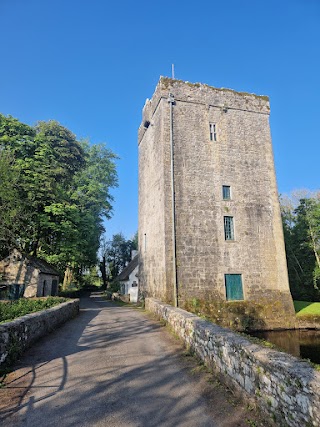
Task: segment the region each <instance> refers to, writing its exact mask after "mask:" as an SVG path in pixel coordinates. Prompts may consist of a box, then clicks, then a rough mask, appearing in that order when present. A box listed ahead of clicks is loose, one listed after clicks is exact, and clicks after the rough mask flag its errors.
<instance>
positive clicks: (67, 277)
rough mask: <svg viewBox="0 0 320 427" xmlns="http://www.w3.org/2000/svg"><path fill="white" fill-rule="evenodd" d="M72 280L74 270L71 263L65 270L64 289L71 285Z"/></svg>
mask: <svg viewBox="0 0 320 427" xmlns="http://www.w3.org/2000/svg"><path fill="white" fill-rule="evenodd" d="M72 281H73V270H72V269H71V267H70V265H68V266H67V268H66V269H65V272H64V278H63V285H62V290H63V291H66V290H67V289H68V288H69V287H70V285H71V283H72Z"/></svg>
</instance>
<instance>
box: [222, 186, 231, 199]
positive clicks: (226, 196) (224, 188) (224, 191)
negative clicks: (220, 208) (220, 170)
mask: <svg viewBox="0 0 320 427" xmlns="http://www.w3.org/2000/svg"><path fill="white" fill-rule="evenodd" d="M222 197H223V200H230V199H231V192H230V185H223V186H222Z"/></svg>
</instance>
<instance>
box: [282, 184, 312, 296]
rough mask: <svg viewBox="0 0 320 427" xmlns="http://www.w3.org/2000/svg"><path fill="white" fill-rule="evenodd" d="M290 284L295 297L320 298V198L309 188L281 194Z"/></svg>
mask: <svg viewBox="0 0 320 427" xmlns="http://www.w3.org/2000/svg"><path fill="white" fill-rule="evenodd" d="M281 211H282V220H283V228H284V237H285V244H286V252H287V262H288V273H289V281H290V288H291V292H292V294H293V297H294V298H295V299H307V300H317V299H319V296H320V294H319V283H320V264H319V255H320V198H319V193H312V192H308V191H306V190H303V191H299V193H298V195H297V192H295V193H293V194H292V195H291V196H290V197H282V198H281Z"/></svg>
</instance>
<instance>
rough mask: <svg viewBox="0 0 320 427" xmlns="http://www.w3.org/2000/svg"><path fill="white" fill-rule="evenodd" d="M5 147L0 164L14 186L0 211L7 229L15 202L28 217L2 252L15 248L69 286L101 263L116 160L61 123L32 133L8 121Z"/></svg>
mask: <svg viewBox="0 0 320 427" xmlns="http://www.w3.org/2000/svg"><path fill="white" fill-rule="evenodd" d="M0 147H2V149H3V150H5V151H3V153H10V156H11V157H8V156H9V154H8V155H7V154H6V156H7V157H6V156H4V155H3V156H2V158H1V159H0V163H1V162H2V169H3V170H9V174H8V176H9V177H10V181H11V183H12V184H14V185H13V186H11V187H10V188H11V190H10V191H8V192H7V196H6V197H7V199H8V203H7V202H6V203H7V205H5V198H4V197H2V199H0V208H2V209H1V210H2V211H3V212H7V213H8V214H7V223H9V222H10V215H11V217H12V215H13V214H14V212H15V204H16V201H18V204H19V206H20V211H22V212H23V215H21V212H20V215H19V219H20V222H19V221H18V222H17V224H18V225H19V226H18V227H16V228H15V230H12V234H13V236H12V239H11V240H10V241H9V239H8V237H5V238H3V240H2V241H3V242H4V246H5V247H4V248H3V249H6V250H9V246H10V245H12V244H14V245H15V246H16V247H19V249H21V250H23V251H25V252H27V253H30V254H32V255H37V256H39V257H41V258H44V259H46V260H47V261H49V262H51V263H53V264H55V265H56V267H57V268H59V269H60V271H64V272H65V284H66V286H67V284H69V283H70V281H72V280H73V279H77V278H79V276H80V275H81V273H82V271H83V270H84V269H86V268H90V267H91V266H92V265H94V264H95V263H96V261H97V250H98V248H99V241H100V236H101V234H102V233H103V231H104V227H103V220H104V219H106V218H110V215H111V210H112V197H111V195H110V193H109V190H110V188H111V187H114V186H116V185H117V174H116V167H115V159H116V156H115V155H114V154H113V153H112V152H111V151H110V150H108V149H107V148H106V147H105V146H104V145H103V144H99V145H90V144H89V142H88V141H82V142H79V141H77V140H76V137H75V136H74V135H73V134H72V132H70V131H69V130H68V129H67V128H65V127H63V126H61V125H60V124H59V123H58V122H56V121H49V122H39V123H38V124H37V125H36V126H35V127H34V128H32V127H30V126H27V125H24V124H22V123H20V122H19V121H18V120H17V119H14V118H12V117H5V116H3V115H0ZM0 168H1V166H0ZM0 173H1V172H0ZM10 174H11V175H12V176H11V175H10ZM2 175H3V174H2ZM13 177H15V178H13ZM0 179H1V175H0ZM3 179H4V178H3ZM4 182H5V181H3V183H4ZM2 188H5V187H4V185H3V186H2ZM8 188H9V187H8ZM0 194H1V193H0ZM10 194H12V195H11V196H10ZM9 196H10V197H9ZM0 197H1V195H0ZM9 199H10V200H9ZM5 206H7V207H6V209H3V208H4V207H5ZM9 213H10V215H9ZM7 234H8V233H7ZM11 241H12V242H14V243H12V244H11V243H10V242H11Z"/></svg>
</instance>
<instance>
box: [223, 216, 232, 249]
mask: <svg viewBox="0 0 320 427" xmlns="http://www.w3.org/2000/svg"><path fill="white" fill-rule="evenodd" d="M223 229H224V240H225V241H226V242H233V241H234V240H235V233H234V217H233V216H230V215H225V216H224V217H223Z"/></svg>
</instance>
